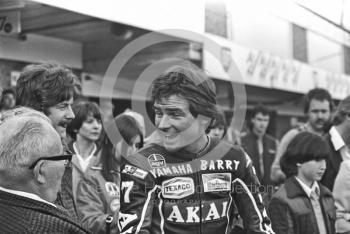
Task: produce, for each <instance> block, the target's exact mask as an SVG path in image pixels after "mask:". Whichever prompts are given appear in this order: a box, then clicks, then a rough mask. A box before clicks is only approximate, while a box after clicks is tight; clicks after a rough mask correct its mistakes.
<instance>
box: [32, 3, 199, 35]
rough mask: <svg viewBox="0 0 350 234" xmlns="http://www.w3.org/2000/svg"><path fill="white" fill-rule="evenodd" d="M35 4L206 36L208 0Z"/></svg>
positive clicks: (133, 24) (137, 25)
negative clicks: (204, 34)
mask: <svg viewBox="0 0 350 234" xmlns="http://www.w3.org/2000/svg"><path fill="white" fill-rule="evenodd" d="M34 1H35V2H40V3H44V4H47V5H51V6H54V7H58V8H63V9H66V10H69V11H74V12H77V13H80V14H85V15H89V16H92V17H96V18H100V19H104V20H108V21H112V22H118V23H122V24H127V25H131V26H135V27H139V28H143V29H147V30H150V31H158V30H166V29H182V30H188V31H191V32H196V33H204V27H205V15H204V14H205V1H202V0H191V1H187V0H176V1H175V0H147V1H140V0H128V1H116V0H99V1H86V0H74V1H67V0H34ZM167 34H170V35H172V36H178V37H179V36H180V37H181V38H185V39H188V40H193V38H192V37H191V35H186V34H181V35H176V33H175V35H174V33H172V32H167ZM187 37H188V38H187Z"/></svg>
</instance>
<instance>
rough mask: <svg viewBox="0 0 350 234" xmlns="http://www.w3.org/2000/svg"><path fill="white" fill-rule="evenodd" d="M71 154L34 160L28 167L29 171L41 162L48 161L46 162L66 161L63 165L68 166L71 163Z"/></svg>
mask: <svg viewBox="0 0 350 234" xmlns="http://www.w3.org/2000/svg"><path fill="white" fill-rule="evenodd" d="M72 157H73V154H61V155H54V156H47V157H40V158H38V159H37V160H35V161H34V162H33V163H32V164H31V165H30V166H29V169H30V170H33V169H34V168H35V166H36V164H38V162H39V161H41V160H48V161H61V160H67V162H66V163H65V165H69V163H70V162H71V161H72Z"/></svg>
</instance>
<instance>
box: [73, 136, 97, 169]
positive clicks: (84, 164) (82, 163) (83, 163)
mask: <svg viewBox="0 0 350 234" xmlns="http://www.w3.org/2000/svg"><path fill="white" fill-rule="evenodd" d="M75 143H76V142H74V143H73V148H74V152H75V155H76V156H77V159H78V162H79V164H80V167H81V169H82V170H83V171H84V172H85V171H86V169H87V167H88V166H89V163H90V161H91V159H92V158H93V156H94V154H95V152H96V149H97V147H96V144H95V143H94V147H93V149H92V151H91V153H90V155H89V156H87V157H86V158H85V159H84V158H83V157H82V156H81V155H80V154H79V151H78V149H77V147H76V144H75Z"/></svg>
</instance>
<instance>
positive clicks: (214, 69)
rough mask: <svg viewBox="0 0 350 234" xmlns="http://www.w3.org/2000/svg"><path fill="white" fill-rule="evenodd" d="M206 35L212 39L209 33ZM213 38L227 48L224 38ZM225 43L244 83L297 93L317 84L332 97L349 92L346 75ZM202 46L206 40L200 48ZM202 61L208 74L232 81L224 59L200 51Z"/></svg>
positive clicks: (336, 97) (347, 76)
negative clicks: (220, 59)
mask: <svg viewBox="0 0 350 234" xmlns="http://www.w3.org/2000/svg"><path fill="white" fill-rule="evenodd" d="M207 36H209V37H210V38H213V39H216V38H215V37H213V36H211V35H207ZM216 41H217V42H218V43H220V44H222V46H223V47H224V48H227V46H228V43H227V42H226V43H222V40H216ZM229 43H230V48H231V51H232V60H233V62H234V63H235V64H236V65H237V67H238V69H239V71H240V73H241V75H242V77H243V81H244V83H245V84H249V85H254V86H259V87H264V88H274V89H280V90H286V91H291V92H297V93H307V92H308V91H309V90H310V89H313V88H316V87H319V88H325V89H327V90H328V91H329V92H330V93H331V94H332V96H333V98H335V99H343V98H344V97H346V96H347V95H349V94H350V76H349V75H345V74H339V73H334V72H331V71H326V70H322V69H318V68H315V67H312V66H309V65H307V64H305V63H301V62H299V61H296V60H293V59H284V58H281V57H279V56H276V55H273V54H270V53H267V52H263V51H259V50H254V49H249V48H245V47H243V46H240V45H237V44H234V43H232V42H229ZM205 46H206V44H204V50H206V47H205ZM203 64H204V70H206V71H207V73H208V75H209V76H211V77H214V78H218V79H223V80H231V81H234V77H233V78H232V77H228V73H227V72H226V70H227V69H224V65H223V64H224V61H214V60H213V56H210V55H208V53H205V52H204V63H203ZM211 64H215V66H213V65H211ZM225 66H227V65H226V64H225Z"/></svg>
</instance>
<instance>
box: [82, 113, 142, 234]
mask: <svg viewBox="0 0 350 234" xmlns="http://www.w3.org/2000/svg"><path fill="white" fill-rule="evenodd" d="M111 125H116V127H117V128H118V130H119V133H120V138H119V139H109V137H108V136H107V135H106V134H104V135H103V137H102V141H101V160H100V162H99V163H98V164H97V165H95V166H94V167H92V170H91V173H90V174H89V175H87V176H85V178H84V180H82V181H81V183H80V184H79V185H78V191H77V209H78V214H79V218H80V220H81V222H82V224H83V225H84V226H85V227H86V228H88V229H89V230H91V232H92V233H101V234H102V233H118V227H117V221H118V212H119V183H120V174H119V173H120V172H119V168H120V160H121V157H122V156H127V155H130V154H133V153H135V152H136V150H138V149H139V148H141V147H142V146H143V137H144V136H143V134H142V132H141V129H140V128H139V125H138V124H137V122H136V121H135V119H134V118H133V117H131V116H129V115H126V114H121V115H119V116H117V117H116V118H115V119H114V121H113V122H112V123H110V124H109V125H108V126H107V128H109V126H111ZM111 140H112V141H113V142H111ZM115 142H116V144H115V145H114V143H115ZM125 143H126V144H125Z"/></svg>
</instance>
